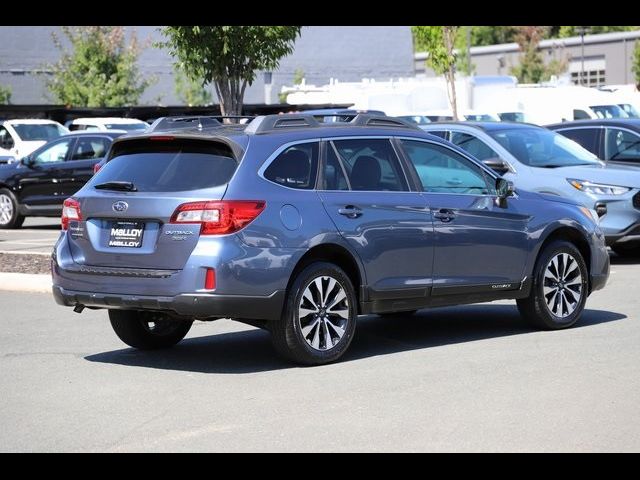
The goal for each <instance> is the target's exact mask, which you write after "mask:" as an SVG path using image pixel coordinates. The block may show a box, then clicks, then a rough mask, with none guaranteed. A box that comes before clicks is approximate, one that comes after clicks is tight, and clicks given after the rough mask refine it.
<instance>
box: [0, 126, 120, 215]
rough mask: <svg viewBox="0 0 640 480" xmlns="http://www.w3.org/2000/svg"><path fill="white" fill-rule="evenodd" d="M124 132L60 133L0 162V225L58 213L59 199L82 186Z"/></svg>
mask: <svg viewBox="0 0 640 480" xmlns="http://www.w3.org/2000/svg"><path fill="white" fill-rule="evenodd" d="M125 133H126V132H124V131H122V132H118V131H111V132H76V133H70V134H66V135H62V136H61V137H58V138H56V139H54V140H52V141H50V142H48V143H46V144H45V145H42V146H41V147H40V148H38V149H37V150H35V151H34V152H32V153H31V154H29V155H27V156H26V157H24V158H22V159H20V161H18V162H12V163H10V164H8V165H0V228H19V227H20V226H21V225H22V223H23V222H24V219H25V217H28V216H38V217H41V216H46V217H57V216H59V215H60V211H61V210H62V202H63V200H64V199H65V198H67V197H70V196H71V195H73V194H74V193H76V192H77V191H78V190H80V188H82V186H83V185H84V184H85V183H86V182H87V180H89V179H90V178H91V176H92V175H93V171H94V167H95V165H96V164H97V163H98V162H100V160H102V159H103V158H104V156H105V155H106V154H107V152H108V151H109V147H110V146H111V142H113V140H114V139H115V138H117V137H119V136H121V135H123V134H125Z"/></svg>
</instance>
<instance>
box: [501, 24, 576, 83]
mask: <svg viewBox="0 0 640 480" xmlns="http://www.w3.org/2000/svg"><path fill="white" fill-rule="evenodd" d="M547 32H548V27H534V26H522V27H518V35H517V36H516V42H517V43H518V45H519V46H520V51H521V53H520V61H519V64H518V65H516V66H514V67H512V68H511V74H512V75H514V76H515V77H517V78H518V81H519V82H521V83H538V82H542V81H545V80H549V78H551V76H552V75H559V74H560V73H562V72H564V71H565V70H566V68H567V60H566V59H558V58H554V59H553V60H551V61H550V62H549V63H548V64H545V62H544V59H543V57H542V54H541V53H540V49H539V44H540V40H541V39H542V38H543V36H544V35H545V34H546V33H547Z"/></svg>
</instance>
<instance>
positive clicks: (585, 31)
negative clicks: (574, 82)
mask: <svg viewBox="0 0 640 480" xmlns="http://www.w3.org/2000/svg"><path fill="white" fill-rule="evenodd" d="M588 31H589V27H578V32H579V33H580V44H581V46H582V54H581V63H582V66H581V67H580V85H584V34H585V33H587V32H588Z"/></svg>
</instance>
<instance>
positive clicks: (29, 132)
mask: <svg viewBox="0 0 640 480" xmlns="http://www.w3.org/2000/svg"><path fill="white" fill-rule="evenodd" d="M11 126H12V127H13V129H14V130H15V131H16V133H17V134H18V136H19V137H20V139H21V140H23V141H25V142H31V141H38V140H46V141H49V140H54V139H56V138H58V137H59V136H61V135H64V134H65V133H67V132H66V131H65V129H64V128H63V127H62V126H60V125H56V124H55V123H13V124H11Z"/></svg>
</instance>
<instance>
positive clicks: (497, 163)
mask: <svg viewBox="0 0 640 480" xmlns="http://www.w3.org/2000/svg"><path fill="white" fill-rule="evenodd" d="M482 163H484V164H485V165H486V166H487V167H489V168H490V169H491V170H493V171H494V172H496V173H497V174H498V175H504V174H505V173H508V172H510V171H511V166H510V165H509V164H508V163H507V162H506V161H505V160H503V159H501V158H500V157H493V158H487V159H485V160H483V161H482Z"/></svg>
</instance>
